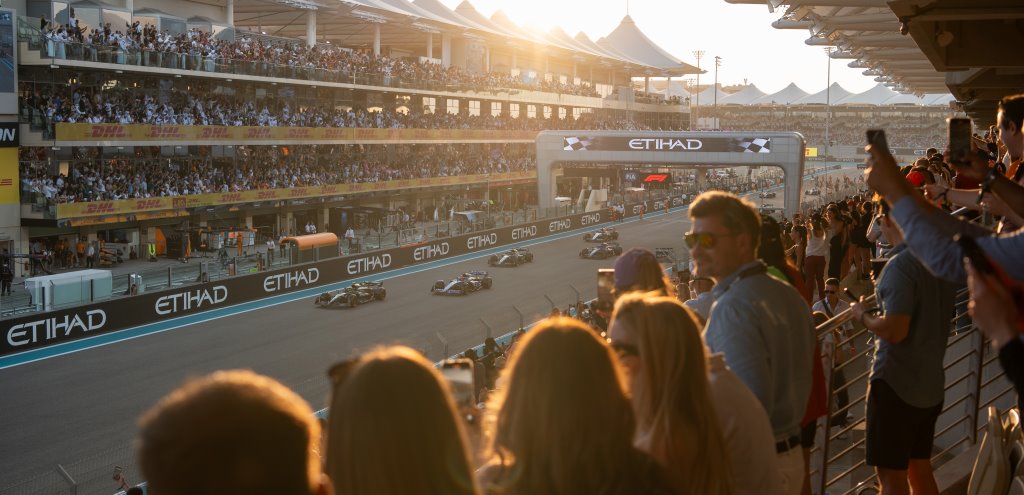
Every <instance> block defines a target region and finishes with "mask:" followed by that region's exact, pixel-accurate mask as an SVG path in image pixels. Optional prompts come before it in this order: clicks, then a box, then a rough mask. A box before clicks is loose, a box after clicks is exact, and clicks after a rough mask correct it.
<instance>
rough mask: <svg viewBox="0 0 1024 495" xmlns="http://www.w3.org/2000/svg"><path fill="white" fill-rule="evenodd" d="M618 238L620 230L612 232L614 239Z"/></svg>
mask: <svg viewBox="0 0 1024 495" xmlns="http://www.w3.org/2000/svg"><path fill="white" fill-rule="evenodd" d="M618 239H619V233H618V232H612V240H613V241H616V240H618Z"/></svg>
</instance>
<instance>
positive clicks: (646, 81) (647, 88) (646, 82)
mask: <svg viewBox="0 0 1024 495" xmlns="http://www.w3.org/2000/svg"><path fill="white" fill-rule="evenodd" d="M650 92H651V76H644V93H650Z"/></svg>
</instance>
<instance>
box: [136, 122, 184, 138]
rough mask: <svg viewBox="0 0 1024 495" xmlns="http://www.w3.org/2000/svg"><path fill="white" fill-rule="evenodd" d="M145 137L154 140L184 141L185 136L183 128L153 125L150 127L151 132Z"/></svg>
mask: <svg viewBox="0 0 1024 495" xmlns="http://www.w3.org/2000/svg"><path fill="white" fill-rule="evenodd" d="M145 137H147V138H152V139H183V138H184V137H185V134H184V133H182V132H181V127H180V126H176V125H153V126H149V132H147V133H146V134H145Z"/></svg>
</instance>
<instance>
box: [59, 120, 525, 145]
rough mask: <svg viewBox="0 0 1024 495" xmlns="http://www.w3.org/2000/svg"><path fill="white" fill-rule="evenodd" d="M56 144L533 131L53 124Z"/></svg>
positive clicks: (507, 137)
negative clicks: (69, 142) (64, 142)
mask: <svg viewBox="0 0 1024 495" xmlns="http://www.w3.org/2000/svg"><path fill="white" fill-rule="evenodd" d="M56 131H57V141H124V142H131V141H184V143H182V144H196V143H197V142H200V143H208V142H217V141H245V140H261V141H271V142H296V143H301V142H305V141H342V142H343V141H352V142H366V141H450V140H488V141H494V142H504V141H533V140H535V139H536V138H537V131H496V130H486V129H358V128H351V127H331V128H325V127H252V126H237V127H234V126H189V125H144V124H68V123H58V124H57V129H56Z"/></svg>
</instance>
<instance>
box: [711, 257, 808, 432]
mask: <svg viewBox="0 0 1024 495" xmlns="http://www.w3.org/2000/svg"><path fill="white" fill-rule="evenodd" d="M712 293H713V294H714V295H715V300H716V302H715V304H714V306H712V307H711V315H710V316H709V317H708V324H707V327H706V328H705V331H704V340H705V342H706V343H707V345H708V348H710V349H711V352H721V353H722V354H724V355H725V362H726V364H728V365H729V368H730V369H732V371H733V373H735V374H736V376H738V377H739V378H740V380H742V381H743V383H744V384H746V385H747V387H748V388H750V390H751V391H752V392H754V395H756V396H757V398H758V399H759V400H760V401H761V405H763V406H764V409H765V411H767V412H768V418H769V419H770V420H771V424H772V433H773V434H774V435H775V440H776V441H781V440H786V439H788V438H790V437H792V436H796V435H799V434H800V420H801V419H803V416H804V411H805V410H806V407H807V399H808V397H809V396H810V393H811V378H812V377H811V373H812V359H813V356H814V322H813V320H812V319H811V311H810V308H808V307H807V302H806V301H804V299H803V297H801V296H800V293H799V292H797V290H796V289H794V288H793V287H792V286H790V285H789V284H786V283H784V282H780V281H779V280H776V279H775V278H773V277H771V276H769V275H768V274H767V273H766V271H765V270H764V264H763V263H761V262H760V261H752V262H750V263H747V264H745V265H743V266H741V267H740V268H739V269H738V270H736V272H735V273H733V274H732V275H729V276H728V277H725V278H723V279H722V280H719V281H718V284H716V285H715V288H714V289H712Z"/></svg>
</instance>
